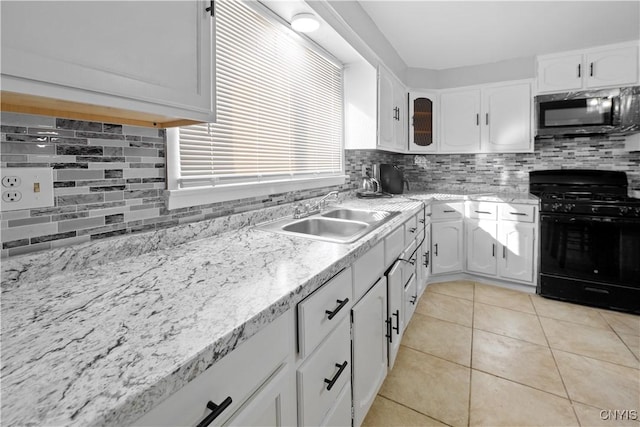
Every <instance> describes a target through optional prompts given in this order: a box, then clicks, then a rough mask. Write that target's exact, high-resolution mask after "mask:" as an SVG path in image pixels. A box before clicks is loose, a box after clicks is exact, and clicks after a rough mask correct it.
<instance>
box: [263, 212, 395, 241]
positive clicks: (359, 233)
mask: <svg viewBox="0 0 640 427" xmlns="http://www.w3.org/2000/svg"><path fill="white" fill-rule="evenodd" d="M399 213H400V212H386V211H366V210H358V209H344V208H340V209H334V210H332V211H329V212H325V213H322V214H317V215H312V216H309V217H307V218H302V219H293V218H282V219H279V220H276V221H272V222H269V223H266V224H261V225H259V226H257V228H258V229H260V230H265V231H271V232H275V233H280V234H287V235H291V236H298V237H306V238H309V239H316V240H324V241H328V242H335V243H352V242H355V241H356V240H358V239H359V238H361V237H363V236H365V235H366V234H368V233H369V232H371V231H373V230H375V229H376V228H377V227H379V226H380V225H382V224H384V223H385V222H387V221H388V220H390V219H391V218H393V217H394V216H396V215H398V214H399Z"/></svg>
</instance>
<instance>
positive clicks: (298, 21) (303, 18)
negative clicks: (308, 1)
mask: <svg viewBox="0 0 640 427" xmlns="http://www.w3.org/2000/svg"><path fill="white" fill-rule="evenodd" d="M291 28H293V29H294V30H296V31H298V32H300V33H310V32H313V31H315V30H317V29H318V28H320V21H318V18H316V17H315V15H314V14H312V13H299V14H297V15H295V16H294V17H293V18H291Z"/></svg>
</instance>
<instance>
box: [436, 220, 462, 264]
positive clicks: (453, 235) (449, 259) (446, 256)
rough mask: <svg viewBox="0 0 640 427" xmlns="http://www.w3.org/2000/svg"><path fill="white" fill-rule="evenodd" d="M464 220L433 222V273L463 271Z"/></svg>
mask: <svg viewBox="0 0 640 427" xmlns="http://www.w3.org/2000/svg"><path fill="white" fill-rule="evenodd" d="M462 237H463V236H462V221H451V222H435V223H433V224H431V241H432V244H431V253H432V254H433V255H432V258H431V260H432V264H431V269H432V270H431V272H432V273H433V274H440V273H453V272H458V271H462V240H463V239H462Z"/></svg>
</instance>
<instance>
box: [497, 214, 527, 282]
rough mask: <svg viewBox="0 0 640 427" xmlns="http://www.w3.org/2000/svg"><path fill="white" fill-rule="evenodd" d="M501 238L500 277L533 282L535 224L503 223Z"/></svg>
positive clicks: (501, 225)
mask: <svg viewBox="0 0 640 427" xmlns="http://www.w3.org/2000/svg"><path fill="white" fill-rule="evenodd" d="M499 238H500V243H501V244H502V249H501V253H500V254H499V256H500V258H499V261H498V272H499V274H500V276H502V277H504V278H507V279H514V280H521V281H524V282H529V283H531V282H533V264H534V262H535V259H534V252H533V250H534V239H535V224H527V223H518V222H507V221H503V222H501V223H500V231H499Z"/></svg>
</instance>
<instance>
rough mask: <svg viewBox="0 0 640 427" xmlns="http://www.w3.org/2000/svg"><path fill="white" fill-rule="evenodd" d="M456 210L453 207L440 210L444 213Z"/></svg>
mask: <svg viewBox="0 0 640 427" xmlns="http://www.w3.org/2000/svg"><path fill="white" fill-rule="evenodd" d="M455 211H456V210H455V209H445V210H443V211H442V212H444V213H454V212H455Z"/></svg>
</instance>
